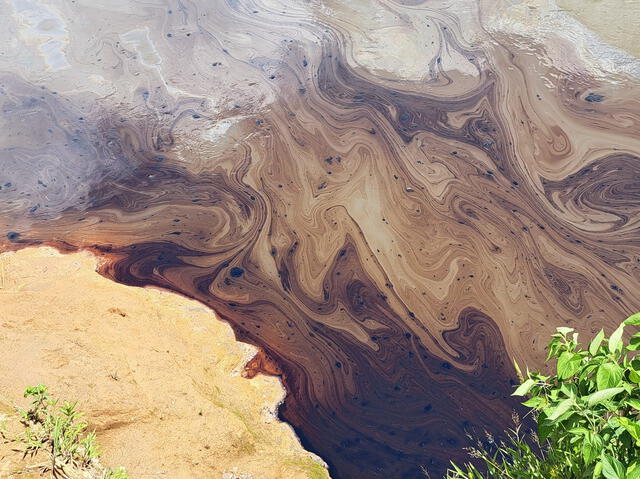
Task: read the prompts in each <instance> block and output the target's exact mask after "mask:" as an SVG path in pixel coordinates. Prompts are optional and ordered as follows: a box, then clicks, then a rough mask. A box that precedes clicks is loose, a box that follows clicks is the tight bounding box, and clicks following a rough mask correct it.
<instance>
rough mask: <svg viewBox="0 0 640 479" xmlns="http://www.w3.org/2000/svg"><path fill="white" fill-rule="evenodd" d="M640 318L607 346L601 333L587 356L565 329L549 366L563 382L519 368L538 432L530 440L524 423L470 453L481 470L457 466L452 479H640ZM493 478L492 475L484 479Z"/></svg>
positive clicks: (615, 334) (553, 343) (619, 330)
mask: <svg viewBox="0 0 640 479" xmlns="http://www.w3.org/2000/svg"><path fill="white" fill-rule="evenodd" d="M636 326H640V313H636V314H634V315H633V316H631V317H630V318H628V319H627V320H626V321H624V322H623V323H622V324H621V325H620V326H619V327H618V328H617V329H616V330H615V331H614V332H613V333H612V334H611V336H610V337H609V338H608V339H607V338H605V335H604V331H602V330H601V331H600V332H599V333H598V334H597V335H596V336H595V337H594V338H593V340H592V341H591V342H590V344H589V346H588V348H587V349H582V348H581V347H580V346H579V344H578V334H577V333H575V332H574V330H573V329H571V328H558V329H557V333H556V334H554V335H553V336H552V340H551V342H550V343H549V346H548V350H549V355H548V357H547V361H551V360H556V374H553V375H549V376H547V375H544V374H542V373H539V372H529V371H527V372H526V375H523V374H522V373H521V371H520V369H519V368H518V366H517V365H516V369H517V371H518V375H519V376H520V381H521V384H520V386H519V387H518V388H517V389H516V391H515V392H514V395H515V396H526V397H528V400H527V401H525V402H524V403H523V404H524V405H525V406H528V407H529V408H531V414H532V415H533V417H534V419H535V421H536V423H537V430H536V431H526V432H523V427H522V425H521V424H520V421H519V420H518V418H517V417H516V418H515V426H514V428H513V429H512V430H510V431H508V432H507V434H506V438H505V439H504V440H502V441H499V442H498V443H496V442H495V441H494V440H493V438H492V437H491V436H490V435H487V437H486V440H481V441H478V443H477V446H476V447H474V448H471V449H470V454H471V456H472V457H474V458H475V459H476V461H475V463H476V464H480V466H478V467H476V465H474V464H471V463H469V464H465V465H464V466H462V467H461V466H458V465H456V464H452V467H451V468H450V470H449V471H448V472H447V476H446V477H447V479H485V478H501V479H502V478H509V479H525V478H526V479H538V478H540V479H542V478H544V479H547V478H562V479H587V478H588V479H600V478H604V479H640V386H639V384H640V355H639V353H638V351H639V350H640V332H637V331H636V332H635V333H634V334H632V335H631V336H630V339H629V341H628V342H625V341H624V339H623V333H624V329H625V327H636ZM485 471H486V472H485Z"/></svg>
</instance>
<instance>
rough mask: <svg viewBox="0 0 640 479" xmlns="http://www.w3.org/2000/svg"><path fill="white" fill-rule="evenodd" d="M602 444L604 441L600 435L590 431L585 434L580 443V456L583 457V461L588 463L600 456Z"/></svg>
mask: <svg viewBox="0 0 640 479" xmlns="http://www.w3.org/2000/svg"><path fill="white" fill-rule="evenodd" d="M603 446H604V443H603V441H602V438H601V437H600V436H598V435H596V434H592V433H591V432H589V433H588V434H587V435H585V438H584V441H583V443H582V457H583V458H584V462H585V463H586V464H587V465H589V464H591V463H592V462H593V461H595V460H596V458H597V457H598V456H600V453H601V452H602V448H603Z"/></svg>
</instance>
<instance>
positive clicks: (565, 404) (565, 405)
mask: <svg viewBox="0 0 640 479" xmlns="http://www.w3.org/2000/svg"><path fill="white" fill-rule="evenodd" d="M574 404H575V401H574V400H573V399H572V398H569V399H565V400H564V401H560V402H559V403H558V405H557V406H555V407H550V408H547V409H546V410H545V412H546V413H547V419H548V420H549V421H555V420H556V419H558V418H559V417H560V416H562V415H563V414H564V413H565V412H567V411H568V410H569V409H571V407H572V406H573V405H574Z"/></svg>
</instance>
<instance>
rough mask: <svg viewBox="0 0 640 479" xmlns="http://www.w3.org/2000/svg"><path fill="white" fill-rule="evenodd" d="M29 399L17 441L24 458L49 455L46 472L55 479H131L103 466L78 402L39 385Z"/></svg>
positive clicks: (30, 391) (21, 411)
mask: <svg viewBox="0 0 640 479" xmlns="http://www.w3.org/2000/svg"><path fill="white" fill-rule="evenodd" d="M24 397H25V398H29V397H30V398H31V407H30V408H29V409H18V414H19V416H20V420H21V423H22V425H23V426H24V428H23V430H22V432H21V433H20V434H18V436H17V437H15V438H14V441H15V442H16V443H18V444H20V445H22V452H23V454H24V457H27V456H35V455H36V454H38V453H40V452H44V453H46V454H48V455H49V459H50V460H49V461H48V462H46V463H43V464H42V466H41V469H42V472H46V471H51V472H52V473H53V475H54V477H62V478H67V477H69V478H70V477H77V476H78V474H77V473H78V472H82V474H80V475H81V476H82V477H88V478H96V479H128V477H129V476H128V475H127V473H126V472H125V470H124V469H123V468H119V469H117V470H115V471H113V470H111V469H107V468H104V467H102V466H101V465H100V463H99V461H98V457H99V456H100V450H99V448H98V443H97V440H96V434H95V432H94V431H91V432H87V431H86V429H87V426H88V425H87V423H86V422H84V421H82V416H83V414H82V413H81V412H79V411H78V410H77V409H76V405H77V403H76V402H68V401H64V402H63V403H62V405H61V406H59V405H58V404H59V401H58V400H57V399H52V398H50V397H49V395H48V393H47V387H46V386H43V385H42V384H39V385H38V386H33V387H29V388H27V390H26V391H25V393H24Z"/></svg>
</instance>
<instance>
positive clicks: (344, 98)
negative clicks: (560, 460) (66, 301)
mask: <svg viewBox="0 0 640 479" xmlns="http://www.w3.org/2000/svg"><path fill="white" fill-rule="evenodd" d="M93 3H95V2H93ZM93 3H92V4H86V5H76V6H71V5H66V6H58V7H55V8H54V7H51V6H49V7H47V6H44V5H41V6H40V7H38V8H40V10H38V12H39V13H38V15H41V16H42V17H43V18H47V19H48V21H50V22H53V23H52V24H54V25H57V26H58V27H56V28H58V30H59V31H61V32H63V33H61V34H60V35H61V36H60V38H59V41H60V42H61V44H62V45H63V46H62V47H60V50H59V51H58V50H55V49H53V50H47V51H46V52H45V53H42V51H41V53H40V54H38V55H39V56H38V55H36V54H35V53H34V54H33V55H34V58H35V59H32V61H33V62H34V65H35V66H34V68H33V69H32V70H30V71H25V70H24V69H23V68H22V67H21V66H20V64H19V63H16V62H15V60H13V61H14V63H11V61H9V60H0V65H2V67H1V69H0V72H1V74H0V108H1V109H2V116H1V118H0V121H1V122H2V124H1V126H2V131H3V135H2V137H1V138H0V155H1V156H0V186H1V189H0V225H1V226H2V228H3V230H2V231H3V235H2V240H1V241H2V244H3V246H4V247H5V248H19V247H24V246H28V245H33V244H41V243H47V244H54V245H56V246H58V247H60V248H62V249H77V248H91V249H93V250H95V251H97V252H100V253H101V254H103V255H104V256H105V257H106V258H107V259H108V261H107V262H106V264H105V266H104V268H103V270H102V273H103V274H104V275H106V276H108V277H110V278H113V279H114V280H116V281H118V282H122V283H126V284H132V285H138V286H148V285H153V286H160V287H163V288H168V289H171V290H174V291H178V292H180V293H183V294H185V295H187V296H189V297H192V298H196V299H198V300H200V301H202V302H203V303H205V304H207V305H209V306H211V307H212V308H213V309H214V310H215V311H216V312H218V313H219V314H220V315H221V317H223V318H224V319H226V320H228V321H229V322H230V323H231V324H232V325H233V327H234V329H235V331H236V334H237V337H238V339H239V340H241V341H246V342H249V343H252V344H255V345H257V346H259V347H260V348H262V350H263V353H261V354H260V355H259V356H258V357H257V358H255V360H253V361H252V362H251V364H249V365H248V374H249V375H251V374H255V373H257V372H259V371H267V372H269V373H277V374H281V375H282V378H283V381H284V384H285V386H286V388H287V391H288V395H287V398H286V401H285V403H284V404H283V406H282V407H281V409H280V414H281V416H282V418H283V419H284V420H286V421H288V422H289V423H290V424H292V425H293V426H294V427H295V428H296V431H297V432H298V434H299V435H300V437H301V438H302V440H303V442H304V444H305V446H306V447H308V448H309V449H311V450H312V451H314V452H317V453H318V454H319V455H320V456H321V457H322V458H323V459H324V460H326V461H327V462H328V464H329V465H330V466H331V472H332V474H333V476H334V477H336V478H361V477H367V478H390V477H394V478H395V477H407V478H413V477H423V472H422V468H423V467H424V468H426V469H427V470H428V471H429V472H430V473H431V476H432V477H439V475H441V474H442V472H443V471H444V469H445V468H446V466H447V464H448V462H449V461H450V460H452V459H455V460H463V459H464V458H465V453H464V451H463V447H465V445H467V444H468V439H467V438H466V435H465V434H466V433H481V432H482V431H483V430H484V429H488V430H490V431H493V432H499V431H501V430H503V429H504V428H506V427H508V426H509V425H510V421H511V412H512V410H513V409H514V408H515V407H516V406H517V402H515V401H513V400H512V399H511V398H510V394H511V392H512V384H513V380H514V379H515V378H514V371H513V367H512V366H511V364H512V360H513V359H516V360H518V361H519V362H523V363H527V364H529V365H531V366H540V365H541V360H542V359H543V357H544V352H543V347H544V344H545V343H546V340H547V338H548V335H549V334H550V332H552V331H553V330H554V328H555V327H556V326H559V325H562V324H568V325H571V326H573V327H576V328H577V329H578V330H579V331H581V332H584V333H590V332H593V331H594V330H596V329H598V328H600V327H603V326H604V327H610V326H612V325H613V324H614V323H616V322H617V321H618V320H619V319H620V318H621V317H623V316H624V315H625V314H628V313H631V312H634V311H635V310H637V309H639V308H640V288H638V280H639V279H640V270H639V266H640V235H639V232H638V223H639V221H640V83H639V81H638V78H637V77H634V76H632V75H631V74H629V72H624V71H622V72H616V73H607V72H605V71H604V70H602V69H600V70H598V68H600V67H597V65H596V66H594V65H593V64H592V63H593V62H592V60H590V59H587V58H582V57H581V56H580V55H581V54H580V53H579V52H578V50H576V51H573V50H571V48H572V47H571V44H570V43H569V44H567V43H566V39H565V37H562V29H561V28H558V30H559V32H560V33H557V34H553V35H557V36H549V35H552V34H546V35H548V36H547V37H544V36H543V37H539V36H536V35H538V34H539V32H537V31H533V30H532V31H530V32H528V35H530V36H529V37H527V36H515V35H512V33H511V32H512V30H511V29H510V27H509V26H510V25H512V26H513V25H520V23H518V22H520V21H522V19H519V17H518V15H520V13H518V12H519V10H511V9H509V8H508V7H509V5H510V4H509V2H502V1H497V2H496V1H495V0H492V1H491V2H484V1H482V0H480V1H469V2H457V3H456V2H454V3H456V5H455V6H451V4H450V3H451V2H448V3H446V2H439V1H433V2H431V1H430V2H414V1H412V2H392V1H390V0H388V1H380V2H373V1H369V0H367V1H364V0H363V1H360V0H358V1H354V2H333V1H326V2H319V1H318V2H315V1H312V2H306V1H299V2H298V1H296V2H293V3H291V2H282V3H279V2H277V1H276V0H267V1H265V2H255V3H254V2H249V1H246V2H245V1H226V2H225V1H222V0H219V1H214V2H202V1H194V2H181V3H180V4H174V3H172V2H166V3H164V2H160V1H158V2H157V3H155V4H149V3H148V2H145V3H137V2H125V3H127V5H124V4H123V5H120V4H117V2H116V4H114V5H111V6H109V5H110V4H109V5H107V4H106V3H105V5H104V6H96V5H94V4H93ZM97 3H98V4H101V2H97ZM508 4H509V5H508ZM12 5H13V6H8V7H7V8H12V9H13V12H14V13H13V17H11V19H9V20H4V21H6V22H7V25H8V26H7V28H8V29H9V30H10V31H14V32H19V35H18V33H16V35H18V36H17V37H16V38H18V39H19V40H18V42H19V47H15V48H19V49H20V48H21V49H22V50H19V51H20V55H25V53H24V52H25V51H31V50H29V49H32V50H34V51H37V45H39V43H38V42H39V41H40V40H42V38H41V37H39V36H38V35H39V33H38V29H37V28H36V27H33V28H31V29H27V30H25V29H24V28H23V27H20V26H19V25H20V22H19V21H18V20H16V19H20V18H22V17H21V15H22V16H25V15H27V14H28V13H29V12H26V10H25V9H27V7H24V6H20V5H21V4H20V5H18V4H15V5H14V4H12ZM33 8H36V7H33ZM540 8H542V7H540ZM27 10H28V9H27ZM31 13H33V12H31ZM25 18H26V17H25ZM74 18H76V19H77V18H84V19H85V20H86V21H84V22H79V23H78V22H75V23H74V22H70V19H74ZM558 18H560V17H558ZM562 18H564V17H562ZM531 21H532V22H533V21H534V20H531ZM557 21H561V20H557ZM11 22H13V23H11ZM80 23H81V24H80ZM567 25H569V23H568V24H567ZM571 25H573V24H571ZM20 28H22V30H21V29H20ZM513 28H515V27H513ZM532 28H533V27H532ZM567 28H569V27H567ZM572 28H578V27H576V26H575V25H574V27H572ZM58 30H56V31H58ZM64 32H66V33H64ZM573 34H574V35H580V34H582V33H581V32H580V31H577V32H573ZM65 35H66V36H65ZM523 35H524V33H523ZM540 35H541V34H540ZM88 39H92V40H91V41H88ZM20 42H21V43H20ZM65 42H66V43H65ZM544 42H546V43H544ZM9 45H13V44H9ZM554 46H555V47H558V46H561V47H562V48H560V50H562V51H563V52H565V54H566V57H562V58H560V60H561V61H563V62H567V63H566V64H564V63H559V62H560V60H559V59H558V56H557V55H556V53H554V52H556V51H557V49H554V48H555V47H554ZM7 48H8V51H9V53H11V51H12V50H11V48H13V47H7ZM54 50H55V51H54ZM52 52H53V53H52ZM532 52H533V53H532ZM567 52H568V53H567ZM16 55H18V54H17V53H16ZM554 55H555V56H554ZM15 58H17V56H16V57H15ZM634 61H635V60H634ZM629 62H631V60H628V61H627V63H624V65H625V68H627V67H629V65H635V64H634V63H629ZM614 63H615V62H614ZM589 65H590V66H589ZM629 68H630V67H629ZM638 71H640V69H639V70H638ZM159 333H161V332H159Z"/></svg>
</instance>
